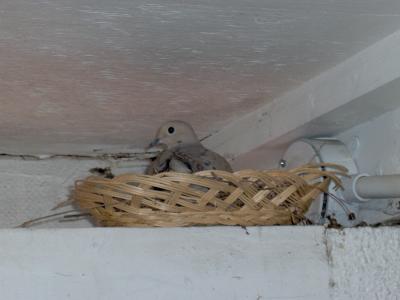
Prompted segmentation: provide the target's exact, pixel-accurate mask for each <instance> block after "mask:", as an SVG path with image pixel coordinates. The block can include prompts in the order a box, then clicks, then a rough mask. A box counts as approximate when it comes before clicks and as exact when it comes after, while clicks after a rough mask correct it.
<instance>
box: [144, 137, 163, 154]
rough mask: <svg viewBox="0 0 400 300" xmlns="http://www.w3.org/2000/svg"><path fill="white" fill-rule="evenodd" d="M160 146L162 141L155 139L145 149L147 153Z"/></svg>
mask: <svg viewBox="0 0 400 300" xmlns="http://www.w3.org/2000/svg"><path fill="white" fill-rule="evenodd" d="M159 144H160V139H158V138H157V139H154V140H153V141H152V142H151V143H150V144H149V145H148V146H147V148H146V149H145V150H146V151H148V150H150V149H151V148H153V147H155V146H158V145H159Z"/></svg>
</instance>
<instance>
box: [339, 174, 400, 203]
mask: <svg viewBox="0 0 400 300" xmlns="http://www.w3.org/2000/svg"><path fill="white" fill-rule="evenodd" d="M343 186H344V189H345V190H344V198H345V199H346V200H348V201H352V200H353V201H354V200H358V201H361V202H365V201H369V200H371V199H389V198H400V175H382V176H369V175H368V174H359V175H357V176H353V177H351V178H349V179H346V180H344V181H343Z"/></svg>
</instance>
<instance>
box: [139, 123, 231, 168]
mask: <svg viewBox="0 0 400 300" xmlns="http://www.w3.org/2000/svg"><path fill="white" fill-rule="evenodd" d="M155 146H160V147H162V148H163V151H162V152H161V153H160V154H159V155H158V156H157V157H156V159H155V160H154V161H153V162H152V163H151V165H150V166H149V168H148V169H147V170H146V173H147V174H150V175H153V174H157V173H161V172H167V171H174V172H181V173H194V172H199V171H203V170H222V171H228V172H232V168H231V166H230V165H229V163H228V162H227V161H226V159H225V158H224V157H222V156H221V155H219V154H218V153H215V152H213V151H211V150H209V149H207V148H205V147H204V146H203V145H202V144H201V142H200V141H199V138H198V137H197V135H196V133H195V132H194V130H193V128H192V126H191V125H189V124H188V123H186V122H183V121H169V122H166V123H164V124H163V125H162V126H161V127H160V128H159V129H158V131H157V134H156V137H155V139H154V140H153V142H152V143H151V144H150V145H149V148H152V147H155Z"/></svg>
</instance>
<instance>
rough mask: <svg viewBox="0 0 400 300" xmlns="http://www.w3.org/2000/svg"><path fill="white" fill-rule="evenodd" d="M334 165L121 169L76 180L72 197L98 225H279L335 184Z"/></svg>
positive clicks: (337, 170)
mask: <svg viewBox="0 0 400 300" xmlns="http://www.w3.org/2000/svg"><path fill="white" fill-rule="evenodd" d="M346 173H347V170H346V169H345V168H344V167H341V166H338V165H334V164H324V165H305V166H303V167H300V168H296V169H292V170H290V171H275V170H273V171H255V170H243V171H238V172H235V173H228V172H223V171H202V172H199V173H196V174H182V173H173V172H168V173H162V174H158V175H154V176H149V175H138V174H127V175H121V176H117V177H115V178H113V179H105V178H101V177H88V178H87V179H86V180H82V181H78V182H77V183H76V186H75V191H74V200H75V201H76V203H77V204H78V206H79V208H80V209H81V210H83V211H88V212H89V213H90V214H91V215H92V217H93V218H94V220H95V221H96V222H97V223H98V224H99V225H101V226H125V227H171V226H192V225H242V226H251V225H285V224H296V223H298V222H300V221H302V220H303V218H304V214H305V212H306V211H307V209H308V208H309V206H310V204H311V203H312V201H313V200H314V199H316V198H317V197H319V196H320V194H321V193H323V192H326V191H327V190H328V189H329V186H330V184H331V183H334V184H335V187H336V188H338V187H340V186H341V182H340V179H339V177H338V176H345V175H346Z"/></svg>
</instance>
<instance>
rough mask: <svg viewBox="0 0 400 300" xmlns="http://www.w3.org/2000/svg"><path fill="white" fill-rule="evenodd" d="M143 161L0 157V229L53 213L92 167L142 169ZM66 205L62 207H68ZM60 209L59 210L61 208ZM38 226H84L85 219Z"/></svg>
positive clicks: (115, 169)
mask: <svg viewBox="0 0 400 300" xmlns="http://www.w3.org/2000/svg"><path fill="white" fill-rule="evenodd" d="M145 165H146V162H145V161H136V160H132V161H130V160H102V159H72V158H48V159H28V160H24V159H20V158H7V157H6V158H3V159H0V228H10V227H14V226H18V225H20V224H21V223H22V222H25V221H27V220H30V219H33V218H37V217H41V216H43V215H48V214H51V213H54V212H52V211H50V210H51V209H52V208H53V207H54V206H56V205H57V204H59V203H60V202H62V201H65V200H67V199H68V197H69V195H70V192H71V190H72V188H73V186H74V182H75V181H76V180H79V179H84V178H85V177H87V176H89V175H91V173H89V170H90V169H92V168H96V167H107V166H108V167H112V168H113V172H115V173H116V174H118V173H121V172H142V171H143V168H144V166H145ZM69 209H71V207H66V208H64V210H69ZM61 211H62V210H61ZM41 226H42V227H87V226H91V224H90V223H89V222H88V221H85V220H83V221H77V222H67V223H66V222H63V223H60V222H58V221H54V222H50V223H49V222H48V223H44V224H41Z"/></svg>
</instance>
